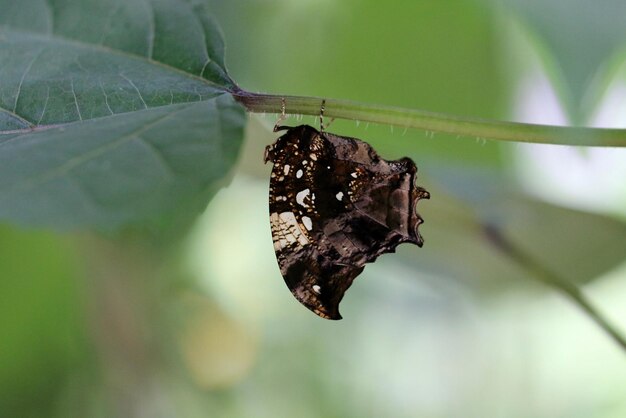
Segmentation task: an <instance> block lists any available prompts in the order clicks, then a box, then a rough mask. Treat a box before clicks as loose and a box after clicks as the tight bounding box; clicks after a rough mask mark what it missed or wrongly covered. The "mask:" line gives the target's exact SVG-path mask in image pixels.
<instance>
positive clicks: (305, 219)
mask: <svg viewBox="0 0 626 418" xmlns="http://www.w3.org/2000/svg"><path fill="white" fill-rule="evenodd" d="M302 223H303V224H304V227H305V228H306V229H307V230H309V231H310V230H311V229H313V221H311V218H309V217H308V216H303V217H302Z"/></svg>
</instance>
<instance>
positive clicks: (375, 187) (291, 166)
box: [265, 125, 430, 319]
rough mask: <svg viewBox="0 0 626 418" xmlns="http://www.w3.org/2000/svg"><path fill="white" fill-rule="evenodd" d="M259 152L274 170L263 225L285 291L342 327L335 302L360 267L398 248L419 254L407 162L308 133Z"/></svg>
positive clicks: (414, 189) (300, 130)
mask: <svg viewBox="0 0 626 418" xmlns="http://www.w3.org/2000/svg"><path fill="white" fill-rule="evenodd" d="M277 130H286V132H285V134H284V135H283V136H281V137H280V138H278V140H277V141H276V142H275V143H274V144H273V145H270V146H268V147H267V148H266V149H265V162H266V163H267V162H268V161H271V162H272V163H274V167H273V168H272V174H271V178H270V197H269V200H270V201H269V207H270V223H271V228H272V239H273V241H274V250H275V251H276V258H277V259H278V265H279V266H280V271H281V273H282V275H283V278H284V279H285V282H286V283H287V286H288V287H289V289H290V290H291V292H292V293H293V295H294V296H295V297H296V299H298V300H299V301H300V302H301V303H302V304H303V305H304V306H306V307H307V308H309V309H310V310H311V311H313V312H315V313H316V314H317V315H319V316H321V317H322V318H327V319H341V315H340V314H339V302H340V301H341V299H342V298H343V295H344V293H345V291H346V290H347V289H348V287H350V285H351V284H352V281H353V280H354V278H355V277H356V276H358V275H359V273H361V272H362V271H363V268H364V265H365V263H369V262H373V261H375V260H376V258H377V257H378V256H379V255H381V254H383V253H387V252H394V251H395V248H396V246H397V245H398V244H401V243H403V242H410V243H413V244H416V245H418V246H420V247H421V246H422V244H423V242H424V241H423V239H422V237H421V235H420V233H419V231H418V227H419V225H420V224H421V223H422V222H423V220H422V218H421V217H420V216H419V215H418V214H417V212H416V210H415V208H416V205H417V202H418V201H419V200H420V199H428V198H429V197H430V195H429V193H428V192H427V191H426V190H424V189H423V188H421V187H419V186H417V185H416V183H415V181H416V177H417V167H416V166H415V163H414V162H413V161H412V160H411V159H409V158H402V159H400V160H396V161H386V160H384V159H382V158H380V157H379V156H378V154H377V153H376V151H374V149H373V148H372V147H371V146H370V145H369V144H367V143H365V142H363V141H361V140H359V139H356V138H349V137H344V136H339V135H334V134H331V133H327V132H319V131H318V130H316V129H315V128H312V127H311V126H308V125H300V126H296V127H279V128H277Z"/></svg>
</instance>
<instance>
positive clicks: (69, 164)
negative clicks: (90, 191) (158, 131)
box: [15, 106, 188, 191]
mask: <svg viewBox="0 0 626 418" xmlns="http://www.w3.org/2000/svg"><path fill="white" fill-rule="evenodd" d="M187 107H188V106H184V107H182V108H181V109H179V110H176V111H174V112H171V113H168V114H166V115H163V116H160V117H158V118H156V119H155V120H154V121H152V122H150V123H148V124H146V125H144V126H142V127H140V128H138V129H136V130H134V131H132V132H130V133H128V134H127V135H123V136H121V137H120V138H118V139H116V140H115V141H112V142H108V143H106V144H104V145H102V146H99V147H97V148H95V149H92V150H90V151H87V152H85V153H83V154H81V155H77V156H76V157H73V158H70V159H69V160H67V161H65V162H64V163H63V164H61V165H59V166H58V167H54V168H52V169H50V170H47V171H45V172H43V173H41V174H40V175H37V176H34V177H30V178H27V179H25V180H24V181H22V182H21V183H19V184H17V185H16V186H15V187H16V188H17V189H21V190H22V191H27V190H31V189H33V188H35V187H37V186H39V185H41V184H43V183H46V182H49V181H51V180H54V179H55V178H58V177H61V176H62V175H64V174H66V173H68V172H70V171H71V170H73V169H75V168H76V167H79V166H81V165H82V164H85V163H86V162H88V161H91V160H93V159H94V158H96V157H99V156H100V155H103V154H105V153H107V152H110V151H112V150H114V149H116V148H117V147H119V146H121V145H123V144H125V143H126V142H129V141H132V140H133V139H134V138H136V137H137V136H138V135H141V133H143V132H145V131H147V130H148V129H150V128H152V127H154V126H155V125H158V124H159V123H162V122H163V121H165V120H167V119H170V118H172V117H174V116H175V115H176V114H178V113H180V112H182V111H183V110H185V109H187Z"/></svg>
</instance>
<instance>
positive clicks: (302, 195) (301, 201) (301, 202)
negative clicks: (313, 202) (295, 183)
mask: <svg viewBox="0 0 626 418" xmlns="http://www.w3.org/2000/svg"><path fill="white" fill-rule="evenodd" d="M310 192H311V191H310V190H309V189H304V190H302V191H300V192H298V194H297V195H296V203H298V204H299V205H300V206H304V207H305V208H308V207H309V205H307V204H306V203H304V199H305V198H306V197H307V196H308V195H309V193H310Z"/></svg>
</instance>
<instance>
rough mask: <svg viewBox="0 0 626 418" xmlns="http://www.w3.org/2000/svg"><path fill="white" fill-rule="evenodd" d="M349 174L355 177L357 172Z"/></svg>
mask: <svg viewBox="0 0 626 418" xmlns="http://www.w3.org/2000/svg"><path fill="white" fill-rule="evenodd" d="M350 175H351V176H352V177H354V178H357V176H358V174H357V173H356V172H354V173H350Z"/></svg>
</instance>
